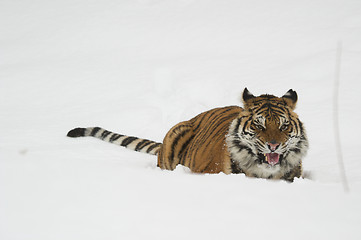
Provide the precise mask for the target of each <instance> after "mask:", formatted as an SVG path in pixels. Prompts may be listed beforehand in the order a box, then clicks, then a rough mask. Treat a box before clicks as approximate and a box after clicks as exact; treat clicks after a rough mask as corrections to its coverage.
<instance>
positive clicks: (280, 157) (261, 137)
mask: <svg viewBox="0 0 361 240" xmlns="http://www.w3.org/2000/svg"><path fill="white" fill-rule="evenodd" d="M242 97H243V103H244V111H242V113H241V114H240V115H239V117H238V118H236V119H235V120H234V121H233V122H232V124H231V127H230V129H229V134H228V135H227V146H228V149H229V152H230V155H231V160H232V171H233V172H237V169H238V171H240V172H244V173H245V174H246V175H247V176H254V177H261V178H270V179H279V178H286V176H288V175H290V173H291V172H292V171H294V170H295V169H296V168H299V172H298V173H296V177H299V176H298V175H300V174H301V160H302V157H303V156H304V155H305V154H306V152H307V148H308V141H307V136H306V133H305V129H304V127H303V124H302V123H301V121H300V120H299V118H298V116H297V114H296V113H295V112H294V111H293V110H294V109H295V107H296V103H297V93H296V92H295V91H293V90H292V89H290V90H289V91H288V92H287V93H286V94H285V95H283V96H282V97H276V96H273V95H268V94H265V95H261V96H258V97H255V96H254V95H253V94H251V93H250V92H249V91H248V90H247V88H245V90H244V92H243V96H242Z"/></svg>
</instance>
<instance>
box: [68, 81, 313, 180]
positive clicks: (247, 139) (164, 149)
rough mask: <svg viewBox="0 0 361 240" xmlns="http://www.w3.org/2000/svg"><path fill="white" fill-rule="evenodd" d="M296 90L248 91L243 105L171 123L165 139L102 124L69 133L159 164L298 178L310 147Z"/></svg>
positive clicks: (211, 171) (201, 170) (196, 170)
mask: <svg viewBox="0 0 361 240" xmlns="http://www.w3.org/2000/svg"><path fill="white" fill-rule="evenodd" d="M297 100H298V96H297V93H296V92H295V91H293V90H292V89H290V90H289V91H288V92H287V93H286V94H284V95H283V96H282V97H276V96H274V95H269V94H263V95H260V96H254V95H253V94H252V93H250V92H249V91H248V89H247V88H245V89H244V91H243V94H242V101H243V108H242V107H240V106H227V107H219V108H215V109H211V110H209V111H206V112H203V113H201V114H199V115H197V116H195V117H194V118H192V119H190V120H188V121H183V122H180V123H178V124H177V125H175V126H174V127H172V128H171V129H170V130H169V131H168V133H167V134H166V135H165V137H164V139H163V142H162V143H159V142H155V141H152V140H148V139H142V138H138V137H133V136H127V135H122V134H118V133H113V132H111V131H108V130H105V129H103V128H100V127H88V128H75V129H73V130H71V131H69V132H68V134H67V136H68V137H73V138H75V137H84V136H92V137H95V138H99V139H101V140H103V141H106V142H109V143H113V144H117V145H120V146H123V147H125V148H128V149H131V150H134V151H138V152H143V153H147V154H152V155H156V156H157V157H158V162H157V167H159V168H161V169H165V170H174V169H175V168H176V167H177V166H178V165H183V166H185V167H188V168H189V169H190V170H191V172H194V173H205V174H216V173H221V172H223V173H225V174H244V175H246V176H247V177H252V178H265V179H281V180H286V181H288V182H293V181H294V178H300V177H302V159H303V157H304V156H305V155H306V153H307V150H308V145H309V144H308V139H307V136H306V131H305V128H304V125H303V123H302V122H301V121H300V119H299V117H298V115H297V114H296V113H295V112H294V109H295V107H296V103H297Z"/></svg>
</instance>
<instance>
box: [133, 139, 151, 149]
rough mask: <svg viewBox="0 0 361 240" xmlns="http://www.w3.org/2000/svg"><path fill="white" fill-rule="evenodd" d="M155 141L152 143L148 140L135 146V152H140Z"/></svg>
mask: <svg viewBox="0 0 361 240" xmlns="http://www.w3.org/2000/svg"><path fill="white" fill-rule="evenodd" d="M152 142H153V141H150V140H147V139H144V140H143V141H141V142H139V143H138V144H137V146H135V151H137V152H138V151H140V150H142V149H143V148H144V147H145V146H147V145H149V144H151V143H152Z"/></svg>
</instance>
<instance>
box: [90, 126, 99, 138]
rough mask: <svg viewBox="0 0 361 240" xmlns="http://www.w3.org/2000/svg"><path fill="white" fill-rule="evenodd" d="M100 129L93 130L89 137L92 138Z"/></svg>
mask: <svg viewBox="0 0 361 240" xmlns="http://www.w3.org/2000/svg"><path fill="white" fill-rule="evenodd" d="M100 129H101V128H100V127H95V128H93V130H92V131H91V133H90V136H93V137H94V136H95V135H96V134H97V133H98V132H99V131H100Z"/></svg>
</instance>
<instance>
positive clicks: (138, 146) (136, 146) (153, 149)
mask: <svg viewBox="0 0 361 240" xmlns="http://www.w3.org/2000/svg"><path fill="white" fill-rule="evenodd" d="M67 136H68V137H72V138H76V137H87V136H91V137H96V138H99V139H101V140H103V141H105V142H109V143H114V144H117V145H120V146H123V147H126V148H128V149H131V150H134V151H137V152H142V153H148V154H152V155H157V154H158V151H159V149H160V148H161V146H162V144H161V143H157V142H154V141H151V140H147V139H141V138H137V137H131V136H125V135H121V134H117V133H113V132H110V131H107V130H105V129H103V128H100V127H89V128H74V129H73V130H71V131H69V132H68V134H67Z"/></svg>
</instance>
